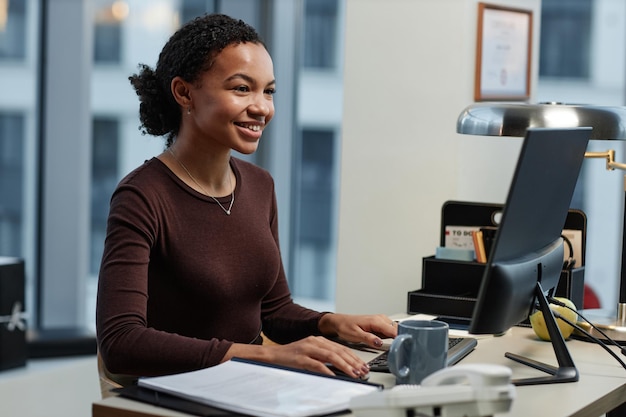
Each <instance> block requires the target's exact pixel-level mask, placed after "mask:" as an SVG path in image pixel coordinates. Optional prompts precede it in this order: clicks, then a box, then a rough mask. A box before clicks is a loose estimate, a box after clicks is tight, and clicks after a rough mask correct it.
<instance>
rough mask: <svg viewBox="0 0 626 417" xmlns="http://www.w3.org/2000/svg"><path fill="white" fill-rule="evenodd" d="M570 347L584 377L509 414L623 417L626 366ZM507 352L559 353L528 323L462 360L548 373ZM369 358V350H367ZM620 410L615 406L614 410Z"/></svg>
mask: <svg viewBox="0 0 626 417" xmlns="http://www.w3.org/2000/svg"><path fill="white" fill-rule="evenodd" d="M567 346H568V349H569V350H570V353H571V355H572V358H573V359H574V362H575V364H576V366H577V368H578V371H579V373H580V380H579V381H578V382H571V383H563V384H551V385H537V386H524V387H517V390H516V391H517V396H516V399H515V400H514V401H513V406H512V409H511V411H510V413H507V414H505V415H506V416H512V417H516V416H519V417H528V416H552V417H557V416H574V417H599V416H601V415H603V414H605V413H608V415H609V416H610V417H623V416H626V414H624V411H626V410H624V408H625V407H621V408H620V409H619V410H614V409H616V408H617V407H620V406H621V405H622V404H624V403H626V369H624V368H622V366H621V365H620V364H619V363H618V362H617V361H616V360H615V359H614V358H613V357H612V356H611V355H609V354H608V353H607V352H606V351H604V350H603V349H602V348H601V347H600V346H598V345H596V344H593V343H588V342H582V341H578V340H570V341H568V342H567ZM505 352H513V353H517V354H520V355H524V356H528V357H530V358H532V359H536V360H539V361H542V362H546V363H549V364H554V363H555V359H554V352H553V351H552V347H551V345H550V344H549V343H547V342H542V341H539V340H537V338H536V337H535V335H534V333H533V331H532V330H531V329H527V328H514V329H511V331H510V332H508V333H507V334H506V335H504V336H500V337H493V338H492V337H488V338H481V339H479V341H478V346H477V347H476V349H475V350H474V352H472V353H471V354H470V355H469V356H467V357H466V358H465V359H463V361H462V363H495V364H501V365H506V366H508V367H510V368H511V369H512V370H513V377H514V378H525V377H531V376H538V375H542V373H541V372H539V371H537V370H534V369H532V368H529V367H526V366H524V365H522V364H518V363H516V362H514V361H512V360H510V359H507V358H505V357H504V353H505ZM360 354H362V355H363V358H364V359H368V355H371V354H367V353H363V352H361V353H360ZM370 380H371V381H373V382H379V383H383V384H385V386H387V387H388V386H392V385H393V384H394V378H393V376H392V375H390V374H378V373H376V374H372V376H371V379H370ZM612 410H614V411H612ZM109 416H115V417H148V416H161V417H188V415H186V414H181V413H178V412H174V411H171V410H167V409H163V408H159V407H155V406H151V405H148V404H142V403H139V402H136V401H132V400H128V399H124V398H119V397H112V398H107V399H104V400H101V401H97V402H95V403H93V406H92V417H109Z"/></svg>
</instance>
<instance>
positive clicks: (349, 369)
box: [224, 336, 369, 378]
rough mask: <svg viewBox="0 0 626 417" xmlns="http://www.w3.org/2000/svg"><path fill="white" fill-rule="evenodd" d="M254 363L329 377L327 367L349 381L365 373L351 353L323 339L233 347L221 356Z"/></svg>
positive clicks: (362, 362) (356, 357)
mask: <svg viewBox="0 0 626 417" xmlns="http://www.w3.org/2000/svg"><path fill="white" fill-rule="evenodd" d="M233 357H240V358H245V359H252V360H258V361H261V362H268V363H274V364H277V365H283V366H288V367H292V368H298V369H304V370H307V371H313V372H318V373H322V374H326V375H333V372H332V371H331V370H330V368H329V365H332V366H333V367H334V368H336V369H337V370H339V371H341V372H343V373H345V374H346V375H348V376H351V377H353V378H363V377H364V376H366V375H367V373H368V372H369V367H368V366H367V364H366V363H365V362H364V361H363V360H362V359H361V358H359V357H358V356H357V355H356V354H355V353H354V352H353V351H352V350H350V349H349V348H347V347H346V346H343V345H341V344H339V343H336V342H333V341H331V340H329V339H327V338H325V337H323V336H309V337H307V338H305V339H302V340H298V341H296V342H292V343H289V344H286V345H243V344H234V345H232V346H231V348H230V349H229V350H228V352H227V353H226V355H225V356H224V360H225V361H226V360H228V359H230V358H233Z"/></svg>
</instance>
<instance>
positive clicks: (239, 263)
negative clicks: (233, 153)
mask: <svg viewBox="0 0 626 417" xmlns="http://www.w3.org/2000/svg"><path fill="white" fill-rule="evenodd" d="M231 167H232V168H233V171H234V172H235V175H236V179H237V185H236V189H235V201H234V205H233V207H232V213H231V214H230V215H226V213H225V212H224V211H223V210H222V208H221V207H220V206H219V205H218V204H217V203H216V202H215V201H214V200H213V199H212V198H211V197H207V196H205V195H202V194H200V193H198V192H196V191H195V190H193V189H192V188H190V187H189V186H187V185H186V184H185V183H184V182H182V181H181V180H180V179H179V178H178V177H177V176H176V175H174V173H172V172H171V171H170V170H169V168H167V167H166V166H165V165H164V164H163V163H162V162H161V161H160V160H158V159H156V158H153V159H151V160H149V161H146V162H145V163H144V164H143V165H142V166H140V167H138V168H137V169H135V170H134V171H133V172H131V173H130V174H129V175H127V176H126V177H125V178H124V179H123V180H122V181H121V182H120V184H119V185H118V187H117V189H116V190H115V192H114V193H113V196H112V198H111V205H110V212H109V219H108V224H107V235H106V240H105V247H104V253H103V258H102V264H101V268H100V275H99V282H98V299H97V307H96V329H97V338H98V348H99V350H100V353H101V355H102V358H103V360H104V363H105V364H106V366H107V368H108V370H109V371H110V372H113V373H118V374H126V375H135V376H152V375H163V374H169V373H177V372H185V371H189V370H194V369H200V368H204V367H209V366H213V365H216V364H218V363H219V362H220V361H221V360H222V358H223V357H224V355H225V353H226V351H227V350H228V349H229V347H230V346H231V345H232V343H235V342H236V343H252V342H253V341H254V340H255V339H257V338H258V336H259V333H260V331H261V330H263V332H264V333H265V334H267V335H268V336H269V337H270V338H271V339H273V340H275V341H277V342H280V343H286V342H291V341H294V340H297V339H301V338H303V337H305V336H308V335H311V334H319V330H318V321H319V319H320V317H321V313H319V312H316V311H312V310H309V309H306V308H304V307H302V306H299V305H297V304H295V303H294V302H293V300H292V298H291V294H290V291H289V288H288V284H287V280H286V277H285V271H284V270H283V265H282V261H281V254H280V248H279V243H278V220H277V213H276V196H275V191H274V183H273V180H272V178H271V176H270V175H269V173H268V172H266V171H265V170H263V169H261V168H259V167H257V166H255V165H253V164H250V163H247V162H245V161H242V160H240V159H236V158H231ZM218 200H219V201H220V202H221V203H222V205H224V206H225V207H227V206H228V204H229V203H230V200H231V196H227V197H224V198H220V199H218Z"/></svg>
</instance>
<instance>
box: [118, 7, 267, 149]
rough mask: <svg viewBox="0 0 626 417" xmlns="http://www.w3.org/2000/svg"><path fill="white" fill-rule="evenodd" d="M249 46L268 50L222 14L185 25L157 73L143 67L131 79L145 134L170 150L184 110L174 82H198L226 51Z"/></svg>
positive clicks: (172, 40) (173, 38)
mask: <svg viewBox="0 0 626 417" xmlns="http://www.w3.org/2000/svg"><path fill="white" fill-rule="evenodd" d="M246 42H251V43H257V44H261V45H263V46H265V44H264V43H263V41H262V40H261V38H260V37H259V34H258V33H257V32H256V30H255V29H254V28H253V27H252V26H250V25H248V24H247V23H245V22H244V21H242V20H238V19H233V18H231V17H229V16H226V15H223V14H206V15H203V16H199V17H196V18H195V19H193V20H191V21H190V22H188V23H186V24H185V25H183V26H182V27H181V28H180V29H179V30H178V31H177V32H176V33H174V34H173V35H172V36H171V37H170V39H169V40H168V41H167V43H166V44H165V46H164V47H163V50H162V51H161V53H160V54H159V60H158V62H157V65H156V68H155V69H154V70H153V69H152V68H150V67H149V66H148V65H145V64H140V65H139V72H138V73H137V74H133V75H131V76H130V77H128V79H129V80H130V83H131V84H132V86H133V87H134V88H135V91H136V93H137V95H138V96H139V101H140V105H139V119H140V121H141V126H140V127H139V129H140V130H141V131H142V133H143V134H146V133H147V134H150V135H154V136H164V135H167V142H166V146H167V147H169V146H170V145H171V144H172V142H173V141H174V138H175V137H176V135H177V134H178V130H179V128H180V121H181V109H180V108H179V105H178V103H177V102H176V101H175V100H174V96H173V95H172V92H171V90H170V84H171V82H172V80H173V79H174V78H175V77H181V78H182V79H184V80H185V81H187V82H190V83H195V82H197V81H198V80H199V79H200V76H201V75H202V74H203V73H204V72H206V71H208V70H209V69H210V68H211V66H212V65H213V62H214V61H215V57H216V56H217V55H218V54H219V53H220V52H221V51H222V50H223V49H224V48H226V47H227V46H229V45H232V44H240V43H246Z"/></svg>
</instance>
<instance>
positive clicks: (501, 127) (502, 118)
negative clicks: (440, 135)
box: [456, 102, 626, 140]
mask: <svg viewBox="0 0 626 417" xmlns="http://www.w3.org/2000/svg"><path fill="white" fill-rule="evenodd" d="M568 127H591V128H593V130H592V133H591V138H590V139H613V140H626V107H617V106H591V105H571V104H561V103H539V104H528V103H497V102H484V103H474V104H471V105H469V106H468V107H466V108H465V109H464V110H463V112H462V113H461V114H460V116H459V118H458V120H457V125H456V130H457V132H458V133H463V134H468V135H483V136H519V137H523V136H525V135H526V129H528V128H568Z"/></svg>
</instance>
